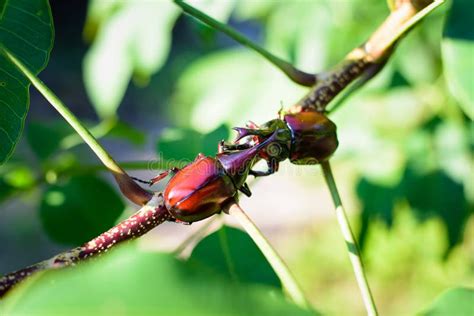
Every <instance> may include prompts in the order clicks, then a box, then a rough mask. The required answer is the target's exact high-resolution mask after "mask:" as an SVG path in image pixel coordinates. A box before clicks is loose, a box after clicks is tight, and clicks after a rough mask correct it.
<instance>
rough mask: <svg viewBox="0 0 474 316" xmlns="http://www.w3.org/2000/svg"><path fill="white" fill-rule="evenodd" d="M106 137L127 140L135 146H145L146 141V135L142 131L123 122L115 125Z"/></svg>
mask: <svg viewBox="0 0 474 316" xmlns="http://www.w3.org/2000/svg"><path fill="white" fill-rule="evenodd" d="M106 137H111V138H119V139H126V140H128V141H129V142H131V143H132V144H134V145H143V144H144V143H145V141H146V135H145V134H144V133H143V132H142V131H141V130H139V129H137V128H135V127H134V126H132V125H130V124H127V123H125V122H122V121H119V122H117V123H115V125H114V127H113V128H112V129H111V130H110V131H109V132H108V133H107V135H106Z"/></svg>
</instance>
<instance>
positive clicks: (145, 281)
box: [0, 245, 314, 316]
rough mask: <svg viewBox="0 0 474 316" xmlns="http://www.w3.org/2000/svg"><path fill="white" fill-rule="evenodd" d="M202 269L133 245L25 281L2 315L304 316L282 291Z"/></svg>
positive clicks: (5, 302) (3, 307) (4, 304)
mask: <svg viewBox="0 0 474 316" xmlns="http://www.w3.org/2000/svg"><path fill="white" fill-rule="evenodd" d="M207 268H210V267H206V266H201V265H196V264H195V263H193V262H183V261H180V260H177V259H176V258H174V257H172V256H171V255H169V254H160V253H146V252H143V251H139V250H137V249H136V248H135V247H133V245H126V246H122V247H120V248H118V249H116V250H113V251H112V252H111V253H110V254H109V255H107V256H104V257H102V258H99V259H97V260H94V261H88V262H85V263H84V264H80V265H78V266H76V267H71V268H67V269H62V270H59V271H49V272H46V273H44V274H41V275H38V276H37V277H35V278H31V279H29V280H28V281H27V282H25V283H23V284H22V285H20V286H19V287H18V288H16V289H15V290H14V291H13V292H12V293H11V294H10V295H8V296H7V297H6V298H5V299H3V300H2V303H0V304H1V305H0V314H2V315H3V314H5V315H12V316H13V315H31V314H34V315H37V316H41V315H65V314H67V315H71V316H75V315H84V314H87V315H111V314H113V315H115V314H119V315H175V316H188V315H196V316H220V315H226V316H234V315H235V316H237V315H239V316H240V315H258V316H266V315H268V316H270V315H272V316H275V315H276V316H278V315H281V316H286V315H292V316H303V315H307V316H309V315H314V313H313V312H310V311H305V310H301V309H300V308H298V307H297V306H295V305H293V304H291V303H290V302H288V300H287V299H286V298H284V296H283V295H282V293H281V291H279V290H277V289H275V288H274V287H268V286H264V285H260V284H252V285H249V284H236V283H232V282H229V280H227V279H225V278H222V277H220V276H218V275H215V274H214V273H212V272H209V271H208V269H207Z"/></svg>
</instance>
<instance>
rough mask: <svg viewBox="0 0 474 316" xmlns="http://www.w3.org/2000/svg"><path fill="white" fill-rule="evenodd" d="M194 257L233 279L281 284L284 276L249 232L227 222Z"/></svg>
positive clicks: (193, 259)
mask: <svg viewBox="0 0 474 316" xmlns="http://www.w3.org/2000/svg"><path fill="white" fill-rule="evenodd" d="M190 261H191V262H193V261H197V262H199V263H201V264H204V265H206V266H207V267H210V269H212V271H214V272H217V273H219V274H221V275H223V276H225V277H227V278H229V279H230V280H232V281H238V282H241V283H261V284H266V285H271V286H276V287H279V288H281V284H280V280H279V279H278V277H277V275H276V274H275V272H274V271H273V269H272V267H271V266H270V264H269V263H268V262H267V260H266V259H265V257H264V256H263V254H262V253H261V252H260V250H259V249H258V247H257V246H256V245H255V243H254V242H253V241H252V239H251V238H250V237H249V235H248V234H246V233H244V232H243V231H241V230H240V229H236V228H232V227H228V226H223V227H222V228H221V229H219V230H218V231H216V232H214V233H212V234H211V235H209V236H207V237H206V238H204V239H203V240H202V241H201V242H200V243H199V244H198V245H197V246H196V248H195V249H194V250H193V252H192V254H191V258H190Z"/></svg>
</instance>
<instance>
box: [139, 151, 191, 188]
mask: <svg viewBox="0 0 474 316" xmlns="http://www.w3.org/2000/svg"><path fill="white" fill-rule="evenodd" d="M198 157H199V155H198ZM178 171H179V169H178V168H176V167H173V168H171V169H170V170H167V171H164V172H162V173H160V174H159V175H157V176H156V177H154V178H152V179H151V180H150V181H148V182H145V181H143V182H145V183H148V184H149V185H150V186H152V185H154V184H155V183H158V182H160V181H161V180H163V179H164V178H166V177H167V176H168V175H169V174H170V173H171V174H172V175H174V174H176V172H178Z"/></svg>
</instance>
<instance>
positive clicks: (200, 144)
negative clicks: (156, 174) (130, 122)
mask: <svg viewBox="0 0 474 316" xmlns="http://www.w3.org/2000/svg"><path fill="white" fill-rule="evenodd" d="M228 138H229V129H228V127H227V126H226V125H220V126H219V127H217V128H216V129H215V130H213V131H212V132H210V133H209V134H202V133H200V132H197V131H195V130H193V129H190V128H181V129H178V128H175V129H167V130H165V131H164V132H163V133H162V135H161V137H160V139H159V140H158V143H157V151H158V153H159V155H160V157H164V158H165V159H178V160H187V161H192V160H194V158H195V157H196V156H197V154H198V153H203V154H204V155H206V156H215V154H216V153H217V145H218V143H219V141H221V140H227V139H228Z"/></svg>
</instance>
